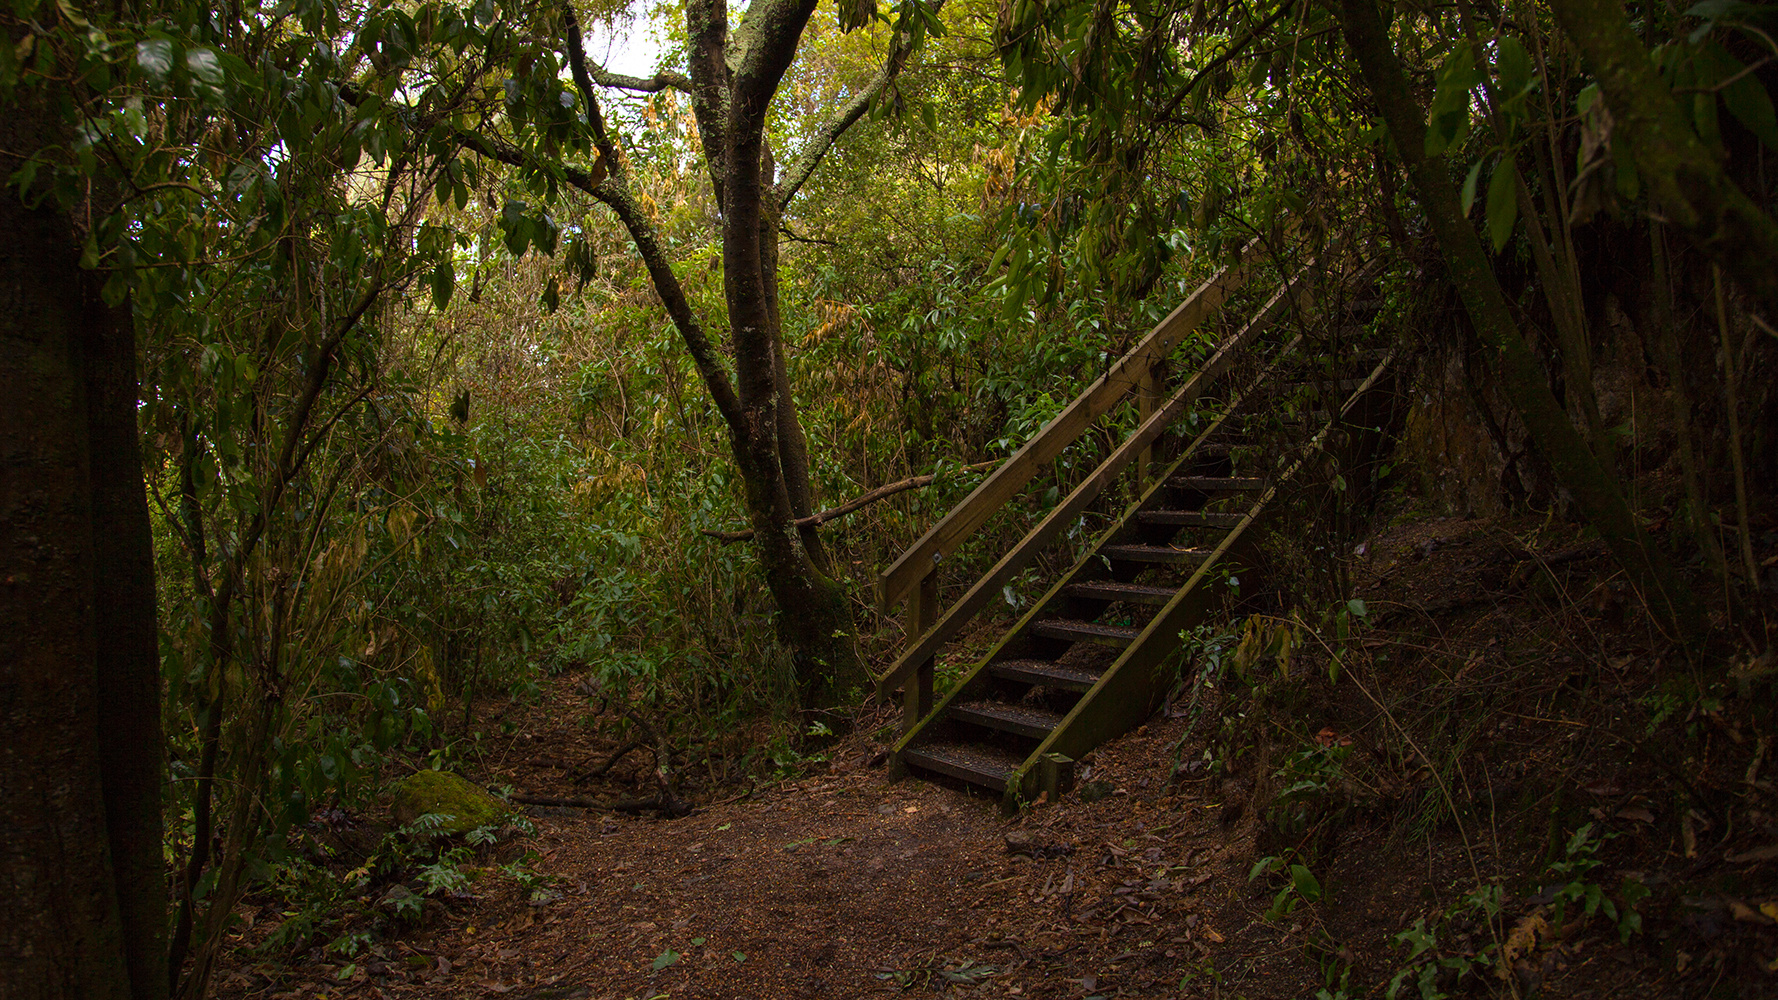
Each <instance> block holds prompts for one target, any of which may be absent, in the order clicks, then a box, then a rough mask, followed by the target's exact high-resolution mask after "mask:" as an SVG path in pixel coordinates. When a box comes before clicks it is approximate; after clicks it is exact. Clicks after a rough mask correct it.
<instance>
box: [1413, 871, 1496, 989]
mask: <svg viewBox="0 0 1778 1000" xmlns="http://www.w3.org/2000/svg"><path fill="white" fill-rule="evenodd" d="M1504 895H1505V893H1504V891H1503V890H1502V889H1501V887H1500V886H1499V884H1497V883H1489V884H1487V885H1483V886H1478V887H1477V888H1476V889H1475V890H1473V891H1471V892H1469V893H1468V894H1466V895H1465V896H1464V897H1463V899H1462V900H1461V901H1460V902H1458V903H1457V904H1456V905H1455V906H1453V907H1451V908H1450V909H1448V910H1446V911H1445V912H1444V913H1442V914H1439V915H1438V916H1437V917H1435V918H1434V919H1433V921H1432V923H1430V924H1428V923H1427V921H1426V918H1425V917H1419V918H1416V919H1415V920H1414V926H1412V927H1409V928H1407V929H1406V930H1404V931H1402V932H1401V933H1399V934H1397V935H1395V939H1394V940H1395V943H1396V944H1398V945H1402V946H1404V947H1406V948H1407V949H1408V954H1407V957H1406V959H1405V960H1404V964H1403V965H1402V967H1401V968H1400V969H1399V970H1397V971H1396V973H1395V976H1394V977H1393V978H1391V979H1390V980H1389V988H1388V989H1387V991H1385V996H1386V997H1387V1000H1396V998H1397V997H1398V996H1400V995H1401V991H1402V988H1403V987H1404V986H1406V985H1407V984H1408V983H1409V982H1410V981H1412V982H1413V984H1414V986H1415V988H1416V990H1417V992H1418V994H1419V997H1420V1000H1444V998H1445V997H1448V996H1450V994H1449V993H1446V992H1445V991H1444V988H1443V986H1441V980H1442V981H1444V985H1446V986H1448V985H1451V984H1452V983H1453V982H1459V983H1460V982H1462V981H1463V980H1464V979H1466V978H1468V977H1470V976H1475V977H1477V978H1478V979H1479V978H1480V976H1481V974H1482V972H1483V970H1485V969H1488V968H1492V967H1493V964H1494V958H1493V956H1494V953H1495V952H1496V951H1497V950H1498V948H1499V945H1498V943H1497V942H1495V941H1493V940H1490V941H1489V942H1488V943H1487V944H1484V945H1482V946H1481V947H1480V948H1470V947H1467V942H1468V940H1470V939H1471V935H1470V934H1467V933H1464V930H1465V927H1466V926H1467V927H1469V928H1474V927H1475V926H1476V925H1480V927H1484V928H1487V931H1488V936H1489V937H1490V938H1492V937H1493V936H1494V934H1493V921H1494V918H1495V917H1497V916H1499V915H1500V908H1501V901H1502V899H1503V898H1504ZM1441 939H1442V940H1441ZM1453 945H1454V946H1453Z"/></svg>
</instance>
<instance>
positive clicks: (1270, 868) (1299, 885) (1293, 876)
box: [1247, 855, 1323, 923]
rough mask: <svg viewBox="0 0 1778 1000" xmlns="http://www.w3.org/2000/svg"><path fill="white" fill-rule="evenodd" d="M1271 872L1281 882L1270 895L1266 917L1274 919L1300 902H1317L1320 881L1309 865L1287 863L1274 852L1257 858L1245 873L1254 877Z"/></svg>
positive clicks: (1250, 878) (1320, 894) (1320, 896)
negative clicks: (1270, 899)
mask: <svg viewBox="0 0 1778 1000" xmlns="http://www.w3.org/2000/svg"><path fill="white" fill-rule="evenodd" d="M1273 872H1276V873H1277V874H1278V875H1279V876H1280V877H1281V878H1282V879H1283V880H1284V884H1283V886H1282V887H1281V888H1279V890H1278V894H1277V895H1275V896H1273V897H1272V905H1271V906H1270V907H1269V908H1267V910H1266V912H1265V914H1264V916H1265V919H1266V920H1268V921H1270V922H1272V923H1277V922H1278V921H1280V920H1283V919H1284V918H1285V917H1288V916H1290V915H1291V914H1292V913H1295V912H1296V908H1297V907H1298V906H1300V905H1302V904H1303V903H1319V902H1321V898H1322V895H1323V893H1322V889H1321V882H1320V880H1318V879H1317V878H1316V877H1315V875H1314V873H1313V872H1311V871H1309V866H1308V865H1303V864H1287V863H1286V862H1285V859H1283V858H1281V857H1278V856H1277V855H1272V856H1270V857H1264V858H1260V859H1259V861H1257V862H1256V863H1255V864H1254V866H1253V868H1252V870H1250V871H1249V872H1248V873H1247V881H1249V882H1252V881H1255V880H1256V879H1259V878H1260V877H1261V876H1264V875H1267V874H1269V873H1273Z"/></svg>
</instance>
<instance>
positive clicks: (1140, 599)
mask: <svg viewBox="0 0 1778 1000" xmlns="http://www.w3.org/2000/svg"><path fill="white" fill-rule="evenodd" d="M1064 589H1066V590H1067V592H1068V595H1069V596H1070V597H1084V598H1086V599H1087V600H1090V601H1123V602H1124V603H1126V604H1153V605H1156V606H1159V605H1162V604H1165V603H1167V602H1168V601H1170V600H1172V599H1173V595H1174V594H1176V593H1178V590H1177V589H1176V588H1173V587H1150V586H1147V585H1145V584H1140V583H1119V582H1117V581H1116V580H1092V581H1089V582H1086V583H1071V584H1069V585H1068V586H1067V587H1066V588H1064Z"/></svg>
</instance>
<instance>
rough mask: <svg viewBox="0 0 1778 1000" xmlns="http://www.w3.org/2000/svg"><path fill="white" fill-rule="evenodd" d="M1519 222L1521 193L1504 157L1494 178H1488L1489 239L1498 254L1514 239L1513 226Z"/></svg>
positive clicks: (1510, 167) (1495, 168)
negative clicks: (1515, 184) (1514, 185)
mask: <svg viewBox="0 0 1778 1000" xmlns="http://www.w3.org/2000/svg"><path fill="white" fill-rule="evenodd" d="M1518 221H1519V193H1518V191H1517V190H1516V189H1515V188H1514V187H1513V168H1512V164H1511V163H1508V162H1507V161H1506V159H1505V158H1504V157H1503V158H1502V159H1501V160H1500V162H1498V163H1496V164H1495V165H1494V176H1492V177H1490V178H1488V239H1489V240H1490V241H1492V242H1493V244H1494V250H1495V252H1496V253H1498V252H1499V251H1500V248H1502V247H1504V246H1506V241H1507V240H1509V239H1511V238H1512V235H1513V224H1514V223H1516V222H1518Z"/></svg>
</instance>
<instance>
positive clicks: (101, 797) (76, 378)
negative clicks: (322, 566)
mask: <svg viewBox="0 0 1778 1000" xmlns="http://www.w3.org/2000/svg"><path fill="white" fill-rule="evenodd" d="M8 44H10V41H8ZM67 131H68V130H67V129H66V128H65V127H64V126H62V124H61V123H60V122H58V121H57V120H56V119H55V118H54V117H53V116H52V113H51V112H50V111H49V110H48V108H47V107H46V106H45V104H44V102H43V101H42V100H41V99H40V97H39V96H38V94H37V93H35V92H33V91H32V90H29V89H22V90H21V91H19V94H18V99H17V100H16V102H15V103H14V105H13V107H11V108H10V109H9V110H8V113H7V114H6V115H5V116H4V117H3V118H0V149H6V150H31V151H35V150H38V149H42V148H45V147H50V146H56V145H61V144H62V143H64V142H65V141H66V137H67ZM0 233H5V234H6V240H5V241H4V242H3V243H0V384H3V385H5V386H6V391H5V394H4V396H3V397H0V398H3V399H4V403H3V405H0V523H4V525H5V531H4V532H3V533H0V727H3V729H4V732H5V733H6V738H5V740H4V741H0V826H4V828H5V829H6V831H7V834H6V836H5V837H4V838H0V852H4V855H5V856H4V858H3V860H0V983H5V984H6V986H7V990H8V995H9V996H21V997H77V998H106V997H120V998H121V997H130V996H134V997H137V998H155V997H164V996H165V995H166V979H165V972H164V966H163V965H161V964H160V963H162V962H164V958H162V956H161V955H160V954H159V952H160V948H161V945H160V942H161V940H162V939H163V937H164V933H165V923H166V904H165V890H164V887H163V881H162V868H161V861H160V851H161V844H160V833H159V831H160V780H159V774H160V755H161V752H162V749H161V744H160V739H159V711H160V704H159V696H158V682H157V677H158V672H157V670H156V667H155V645H154V642H155V638H154V618H153V614H154V604H153V601H154V588H153V575H152V564H151V558H150V553H149V551H148V543H149V537H148V523H147V512H146V509H145V507H144V506H143V503H144V501H143V492H142V490H143V485H142V469H141V464H140V461H139V458H138V456H137V453H136V443H135V403H136V394H135V359H134V347H133V344H132V341H131V338H130V336H129V333H128V326H127V325H126V324H124V323H123V322H121V320H122V319H123V317H121V316H120V315H119V313H118V312H116V311H114V310H108V309H105V308H104V307H102V306H101V305H99V304H98V303H97V301H96V299H95V296H94V295H93V292H94V290H95V282H93V281H92V280H90V276H88V275H83V274H82V273H81V272H80V270H79V268H78V264H77V256H76V249H77V247H78V246H79V241H78V239H77V235H76V231H75V228H74V226H73V225H72V223H71V222H70V220H69V218H68V216H67V215H65V214H63V213H62V212H60V211H58V210H56V209H55V208H54V207H53V202H47V203H46V204H45V206H43V207H39V208H37V209H28V208H26V207H25V206H24V205H23V204H22V203H21V202H20V200H19V199H18V198H17V196H16V195H15V194H14V193H13V192H12V191H10V190H9V191H7V192H5V194H4V195H3V196H0ZM132 980H134V981H135V983H136V987H135V989H132Z"/></svg>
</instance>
